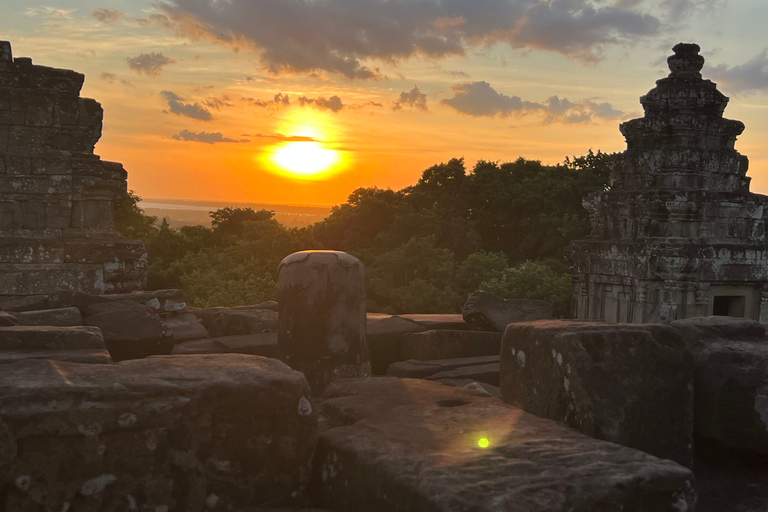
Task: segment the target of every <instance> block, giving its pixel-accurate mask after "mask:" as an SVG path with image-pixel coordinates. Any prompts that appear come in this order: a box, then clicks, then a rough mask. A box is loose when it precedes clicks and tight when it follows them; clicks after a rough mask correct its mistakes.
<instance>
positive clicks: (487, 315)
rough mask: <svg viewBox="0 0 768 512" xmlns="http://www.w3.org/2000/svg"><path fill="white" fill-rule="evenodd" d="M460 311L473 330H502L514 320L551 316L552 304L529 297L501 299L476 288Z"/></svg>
mask: <svg viewBox="0 0 768 512" xmlns="http://www.w3.org/2000/svg"><path fill="white" fill-rule="evenodd" d="M461 313H462V315H463V317H464V321H465V322H466V323H467V325H468V326H469V328H470V329H472V330H473V331H495V332H504V329H505V328H506V327H507V325H508V324H511V323H514V322H528V321H532V320H546V319H549V318H552V304H550V303H549V302H544V301H543V300H531V299H509V300H502V299H499V298H498V297H496V296H494V295H493V294H490V293H488V292H484V291H482V290H478V291H476V292H474V293H473V294H472V295H470V296H469V298H468V299H467V301H466V302H465V303H464V307H463V308H462V310H461Z"/></svg>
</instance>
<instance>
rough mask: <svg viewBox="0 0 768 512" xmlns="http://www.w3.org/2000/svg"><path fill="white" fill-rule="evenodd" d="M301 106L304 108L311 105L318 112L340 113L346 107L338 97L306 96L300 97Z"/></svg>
mask: <svg viewBox="0 0 768 512" xmlns="http://www.w3.org/2000/svg"><path fill="white" fill-rule="evenodd" d="M299 105H301V106H302V107H303V106H305V105H311V106H313V107H315V108H316V109H318V110H330V111H331V112H339V111H340V110H342V109H343V108H344V106H345V105H344V103H342V101H341V98H339V97H338V96H331V97H330V98H323V97H319V98H307V97H306V96H299Z"/></svg>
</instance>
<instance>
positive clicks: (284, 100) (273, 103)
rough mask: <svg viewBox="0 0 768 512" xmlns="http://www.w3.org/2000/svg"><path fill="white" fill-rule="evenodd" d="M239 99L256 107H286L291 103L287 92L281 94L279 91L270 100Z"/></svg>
mask: <svg viewBox="0 0 768 512" xmlns="http://www.w3.org/2000/svg"><path fill="white" fill-rule="evenodd" d="M240 99H241V101H245V102H246V103H250V104H251V105H254V106H256V107H276V108H279V107H287V106H289V105H290V104H291V100H290V98H288V95H287V94H283V93H281V92H279V93H277V94H275V97H274V98H272V99H271V100H257V99H253V98H240Z"/></svg>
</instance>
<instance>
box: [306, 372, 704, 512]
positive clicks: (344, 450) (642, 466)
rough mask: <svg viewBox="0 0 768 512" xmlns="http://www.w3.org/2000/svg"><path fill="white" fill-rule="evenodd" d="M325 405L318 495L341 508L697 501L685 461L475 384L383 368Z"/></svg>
mask: <svg viewBox="0 0 768 512" xmlns="http://www.w3.org/2000/svg"><path fill="white" fill-rule="evenodd" d="M321 407H322V409H321V417H323V418H324V420H325V421H326V430H324V432H323V433H322V434H321V436H320V439H319V442H318V447H317V451H316V453H315V467H314V473H313V484H312V493H313V496H314V497H315V503H316V504H317V505H318V506H321V507H326V508H329V509H332V510H336V511H338V512H353V511H354V512H358V511H361V510H365V511H366V512H385V511H387V512H389V511H394V510H397V511H403V512H406V511H408V512H410V511H413V512H416V511H427V510H428V511H431V512H449V511H450V512H455V511H472V512H486V511H487V512H500V511H510V512H511V511H514V512H562V511H566V510H567V511H570V512H594V511H598V510H600V511H619V510H623V511H633V512H646V511H647V512H680V511H682V510H687V511H692V510H693V509H694V505H695V492H694V490H693V483H694V478H693V475H692V473H691V471H690V470H688V469H687V468H684V467H682V466H680V465H678V464H675V463H674V462H672V461H669V460H662V459H658V458H656V457H653V456H651V455H648V454H645V453H642V452H640V451H638V450H633V449H631V448H626V447H623V446H620V445H617V444H613V443H608V442H605V441H599V440H596V439H592V438H590V437H587V436H585V435H583V434H580V433H578V432H576V431H574V430H572V429H570V428H568V427H566V426H564V425H561V424H559V423H557V422H554V421H549V420H545V419H541V418H537V417H535V416H533V415H532V414H529V413H526V412H524V411H522V410H520V409H517V408H515V407H512V406H510V405H507V404H505V403H503V402H502V401H501V400H499V399H497V398H493V397H489V396H487V395H484V394H481V393H478V392H476V391H470V390H466V389H461V388H455V387H449V386H443V385H441V384H438V383H436V382H428V381H424V380H413V379H397V378H393V377H374V378H372V379H356V380H346V381H339V382H337V383H335V384H333V385H332V386H331V387H330V388H329V389H328V390H327V392H326V395H325V399H324V401H323V403H322V406H321ZM481 439H485V440H487V441H488V446H487V447H486V448H481V447H480V444H481V443H480V440H481Z"/></svg>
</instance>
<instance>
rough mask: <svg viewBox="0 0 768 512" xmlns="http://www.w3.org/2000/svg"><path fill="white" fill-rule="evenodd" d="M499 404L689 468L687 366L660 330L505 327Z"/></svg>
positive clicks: (566, 324) (673, 338)
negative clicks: (507, 404)
mask: <svg viewBox="0 0 768 512" xmlns="http://www.w3.org/2000/svg"><path fill="white" fill-rule="evenodd" d="M500 365H501V391H502V397H503V398H504V400H505V401H506V402H508V403H510V404H512V405H515V406H517V407H521V408H522V409H524V410H526V411H528V412H530V413H532V414H535V415H537V416H540V417H542V418H549V419H553V420H557V421H563V422H565V423H567V424H568V425H569V426H571V427H573V428H575V429H577V430H579V431H580V432H583V433H584V434H587V435H588V436H591V437H594V438H596V439H605V440H608V441H611V442H614V443H619V444H622V445H624V446H629V447H631V448H636V449H638V450H643V451H644V452H647V453H650V454H652V455H655V456H657V457H662V458H665V459H671V460H674V461H676V462H678V463H680V464H684V465H686V466H689V467H690V466H691V465H692V463H693V361H692V358H691V355H690V353H689V352H688V350H687V349H686V346H685V344H684V343H683V341H682V338H681V337H680V335H679V334H678V333H677V332H676V331H675V330H674V329H672V328H671V327H668V326H663V325H627V324H604V323H600V322H575V321H564V320H543V321H538V322H525V323H518V324H511V325H509V326H507V329H506V331H505V332H504V339H503V342H502V350H501V361H500Z"/></svg>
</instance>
